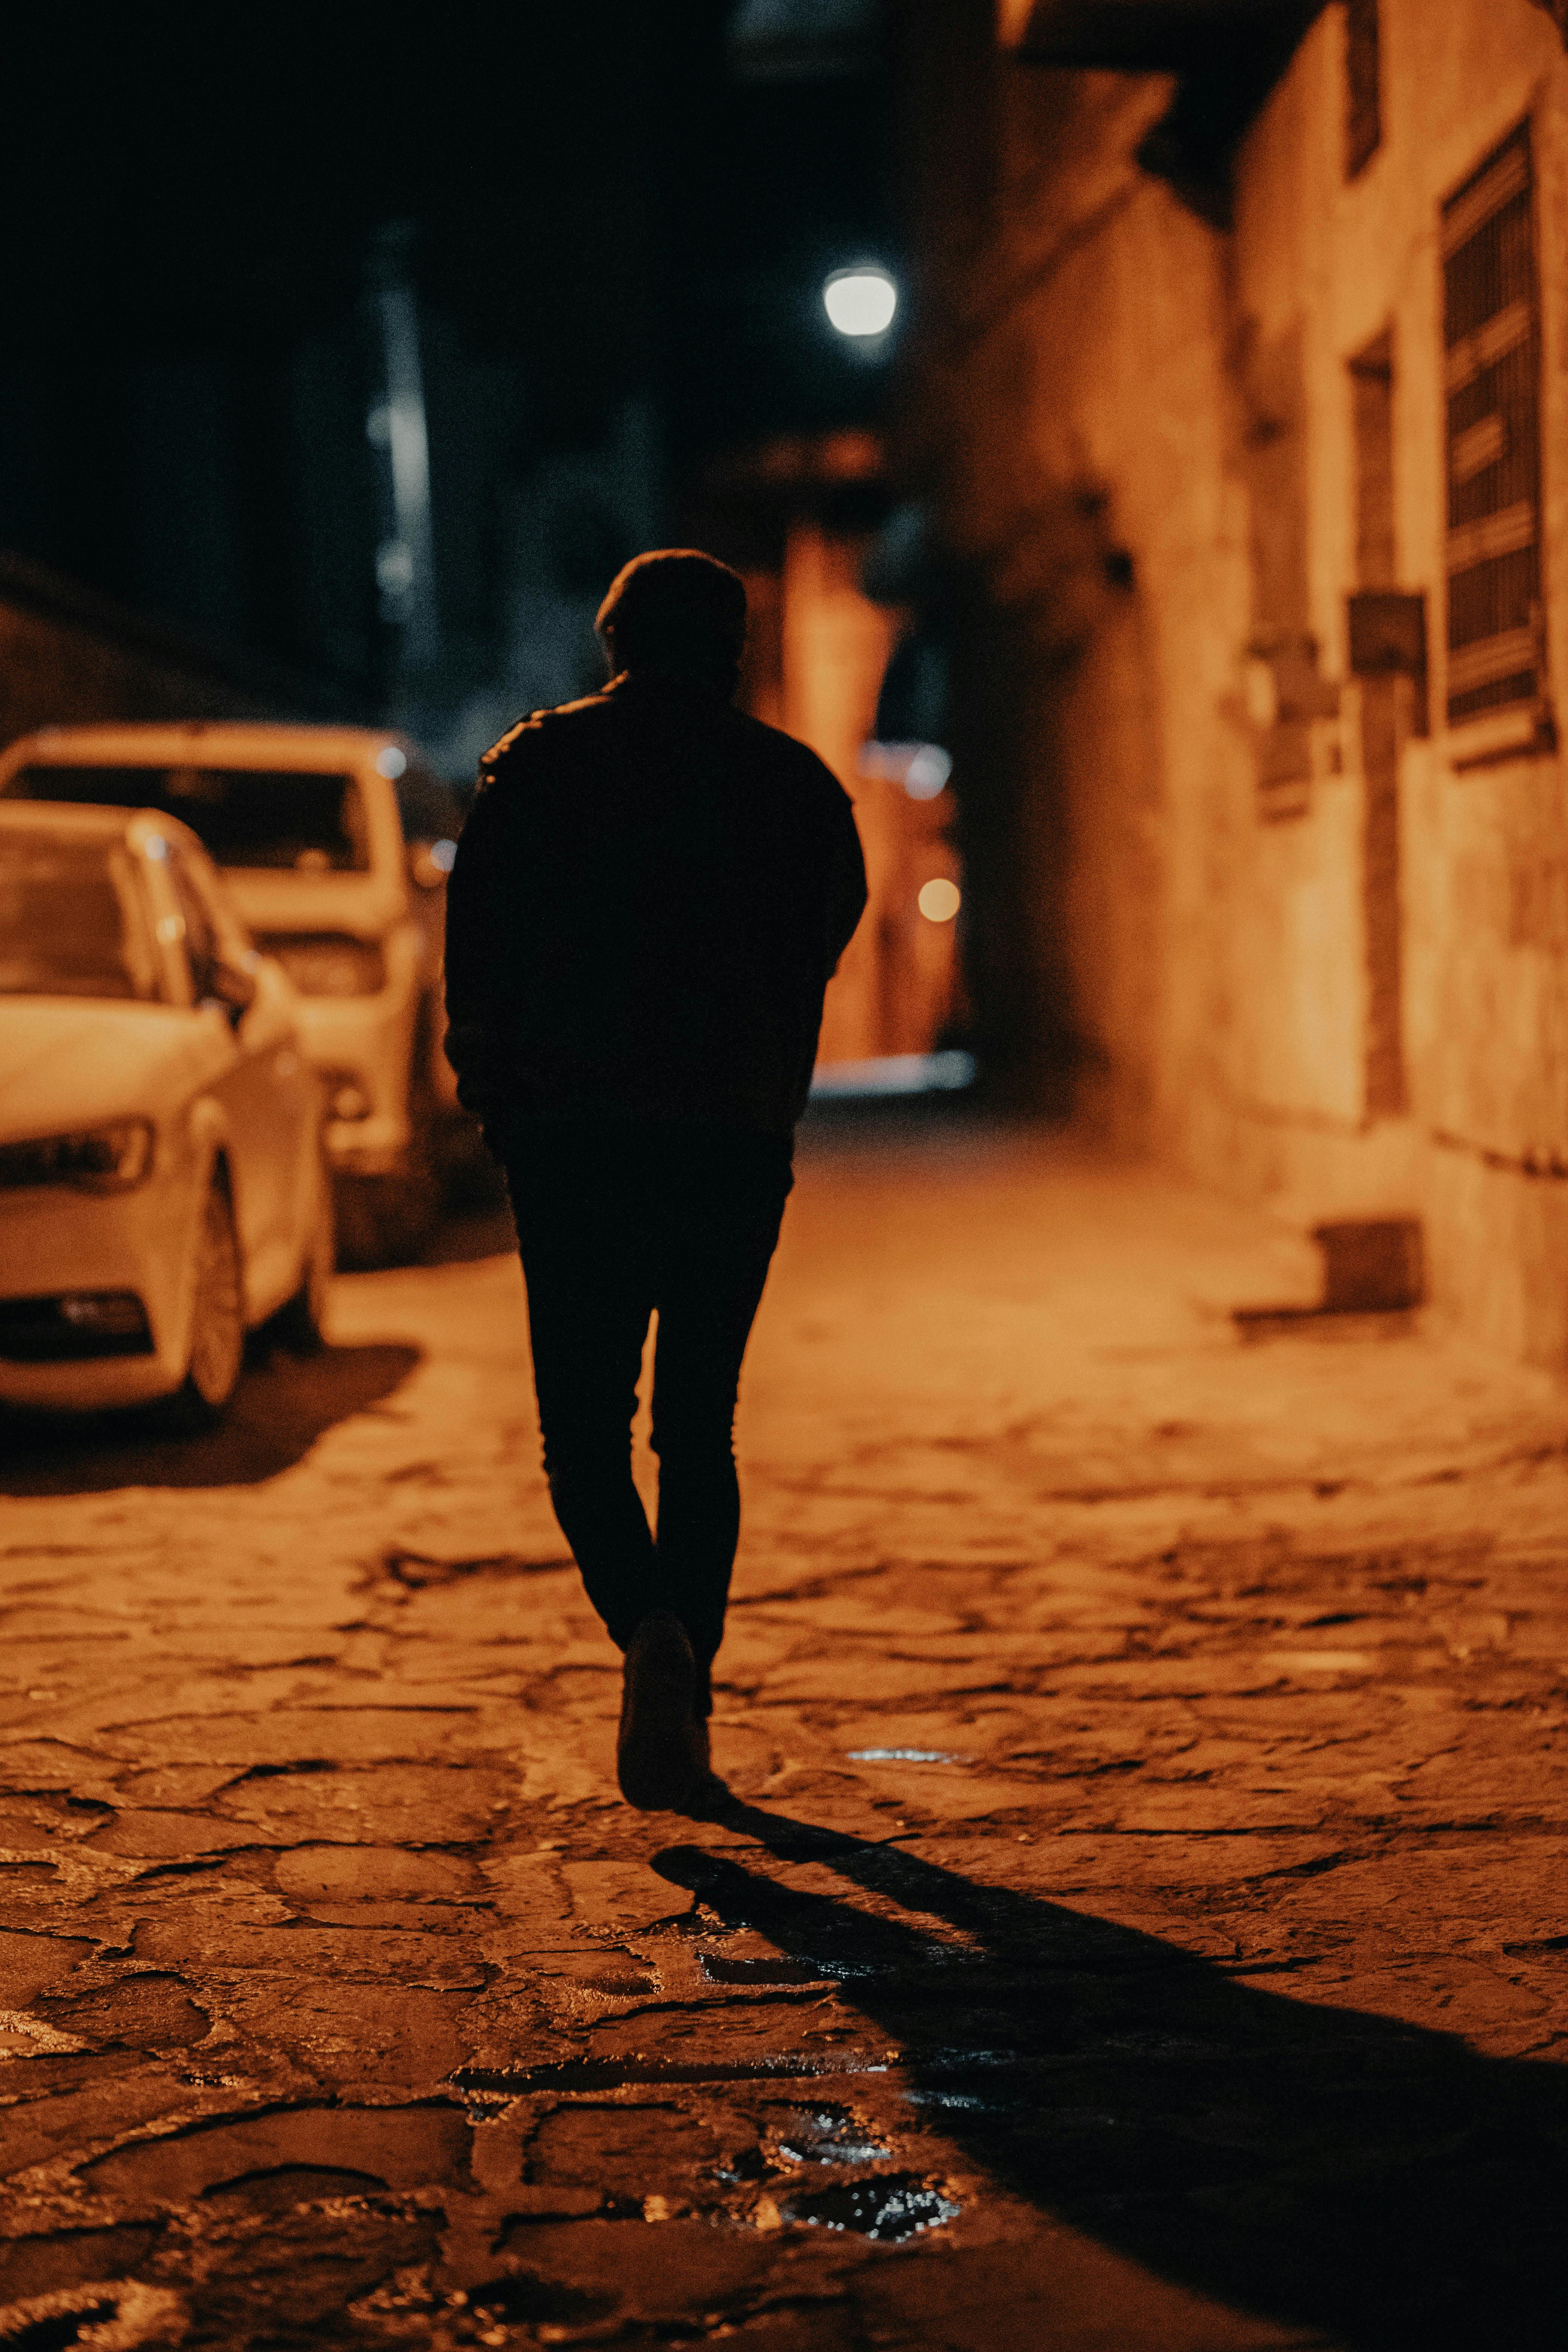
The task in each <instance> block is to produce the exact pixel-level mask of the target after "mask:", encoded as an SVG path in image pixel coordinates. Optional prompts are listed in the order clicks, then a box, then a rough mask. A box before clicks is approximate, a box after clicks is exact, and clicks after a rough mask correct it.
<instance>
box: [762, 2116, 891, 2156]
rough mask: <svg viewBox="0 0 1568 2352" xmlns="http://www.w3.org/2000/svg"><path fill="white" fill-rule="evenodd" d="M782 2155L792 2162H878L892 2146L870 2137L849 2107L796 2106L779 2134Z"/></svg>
mask: <svg viewBox="0 0 1568 2352" xmlns="http://www.w3.org/2000/svg"><path fill="white" fill-rule="evenodd" d="M778 2148H779V2154H780V2155H781V2156H782V2157H784V2158H786V2159H787V2160H788V2161H789V2162H790V2163H791V2164H875V2163H876V2162H877V2161H878V2160H879V2158H882V2157H884V2156H891V2154H892V2149H891V2148H890V2147H888V2146H887V2145H886V2144H885V2142H883V2141H881V2140H878V2139H871V2138H868V2137H867V2133H866V2128H865V2126H864V2125H863V2124H860V2123H859V2122H858V2121H857V2120H856V2118H855V2116H852V2115H851V2114H850V2113H849V2110H848V2108H847V2107H830V2106H822V2107H792V2108H791V2109H790V2110H789V2111H788V2122H787V2125H786V2126H785V2127H784V2129H783V2130H781V2131H780V2133H779V2136H778Z"/></svg>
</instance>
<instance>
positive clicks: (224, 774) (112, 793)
mask: <svg viewBox="0 0 1568 2352" xmlns="http://www.w3.org/2000/svg"><path fill="white" fill-rule="evenodd" d="M10 789H11V792H12V793H13V795H15V796H16V797H19V798H21V799H23V800H32V801H78V802H80V801H90V802H95V803H98V805H99V806H100V807H107V808H153V809H159V810H161V811H162V812H163V814H164V815H166V816H177V817H179V818H180V819H181V820H182V822H183V823H184V824H188V825H189V826H190V828H191V831H192V832H193V833H194V834H195V835H196V836H197V838H198V839H199V840H200V841H201V842H202V844H203V845H204V846H205V849H206V851H207V854H208V856H211V857H212V858H213V859H214V860H215V861H216V864H217V865H219V866H250V867H256V866H263V867H270V868H278V867H283V868H285V869H287V870H289V871H292V872H295V873H301V874H332V873H338V874H342V873H363V872H364V870H365V868H366V867H367V866H369V864H370V841H369V835H368V833H367V830H366V825H365V814H364V803H363V799H362V798H361V795H360V789H359V786H358V785H357V784H356V783H355V782H354V780H353V776H346V775H330V774H321V773H318V772H316V771H314V770H313V769H305V768H174V767H116V768H110V767H102V768H99V767H90V768H66V767H61V768H49V767H37V768H24V769H23V770H22V772H21V773H20V775H18V776H17V778H16V782H14V783H13V784H12V785H11V787H10Z"/></svg>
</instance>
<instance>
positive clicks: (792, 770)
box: [729, 709, 848, 800]
mask: <svg viewBox="0 0 1568 2352" xmlns="http://www.w3.org/2000/svg"><path fill="white" fill-rule="evenodd" d="M729 715H730V719H731V724H732V726H733V727H734V730H735V740H736V743H737V746H738V748H740V749H741V750H742V752H743V753H744V754H745V755H747V756H748V757H749V758H750V759H752V760H753V761H764V762H765V763H766V764H767V766H768V767H769V768H770V769H771V770H772V771H773V772H774V773H775V774H776V775H778V776H779V777H781V778H788V779H789V780H791V781H792V782H794V783H795V785H796V787H797V789H799V790H801V791H803V792H808V793H822V794H826V795H829V796H837V798H839V799H840V800H847V798H848V795H847V793H846V792H845V790H844V787H843V785H842V784H841V783H840V782H839V781H838V778H837V776H836V775H835V774H834V772H833V771H832V769H831V768H830V767H829V766H828V764H827V762H826V760H824V759H821V758H819V757H818V755H817V754H816V752H815V751H813V750H812V748H811V746H810V744H809V743H803V742H802V741H801V740H800V738H799V736H798V735H786V734H785V732H784V729H783V728H782V727H772V726H770V725H769V724H768V722H767V720H766V719H754V718H753V717H752V714H751V712H750V711H749V710H736V709H731V712H730V714H729Z"/></svg>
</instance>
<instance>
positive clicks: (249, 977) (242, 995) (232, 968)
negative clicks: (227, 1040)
mask: <svg viewBox="0 0 1568 2352" xmlns="http://www.w3.org/2000/svg"><path fill="white" fill-rule="evenodd" d="M206 994H207V999H208V1002H209V1003H216V1004H221V1005H222V1006H223V1009H224V1011H225V1012H226V1013H227V1015H228V1019H229V1026H230V1027H231V1028H234V1029H237V1028H238V1026H239V1024H240V1023H241V1021H242V1020H243V1019H244V1017H245V1015H246V1013H247V1012H248V1011H249V1009H250V1007H251V1006H252V1005H253V1004H254V1003H255V1002H256V976H255V974H254V973H253V972H248V971H244V970H242V968H241V967H240V966H239V965H238V964H237V963H225V962H224V961H222V960H221V958H220V959H219V961H216V962H215V963H214V965H213V967H212V970H211V971H209V973H208V974H207V988H206Z"/></svg>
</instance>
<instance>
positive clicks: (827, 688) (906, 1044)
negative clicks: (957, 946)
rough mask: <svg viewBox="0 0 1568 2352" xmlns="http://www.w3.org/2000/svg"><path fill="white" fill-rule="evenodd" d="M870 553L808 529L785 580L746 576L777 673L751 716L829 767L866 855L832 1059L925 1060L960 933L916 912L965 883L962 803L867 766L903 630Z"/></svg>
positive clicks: (799, 531)
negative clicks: (959, 832)
mask: <svg viewBox="0 0 1568 2352" xmlns="http://www.w3.org/2000/svg"><path fill="white" fill-rule="evenodd" d="M865 552H866V550H865V541H864V539H863V537H862V536H860V535H858V534H840V533H836V532H833V531H830V530H826V529H825V528H824V527H823V526H822V525H821V524H820V523H818V522H816V521H813V520H799V521H796V522H795V523H793V524H791V526H790V527H789V530H788V531H787V533H786V537H785V551H784V571H783V576H782V579H779V580H777V581H774V580H773V579H771V578H769V577H767V576H765V575H764V576H759V577H756V578H752V579H749V580H748V597H749V600H750V603H751V606H752V636H753V639H754V640H756V641H758V643H759V645H761V644H762V643H764V642H766V643H768V644H770V645H771V647H772V648H773V650H774V652H775V654H776V666H775V662H774V661H773V660H766V659H763V660H759V661H757V662H755V663H754V665H753V666H752V667H751V668H750V670H749V674H748V677H747V678H746V680H745V681H744V685H745V690H746V693H747V699H748V701H749V704H750V707H751V708H752V710H753V711H754V712H755V714H756V716H757V717H758V718H760V719H767V720H768V721H769V722H770V723H771V724H773V725H775V726H780V727H783V728H784V729H785V730H787V731H788V732H789V733H790V734H792V735H795V736H797V737H798V738H799V739H800V740H801V741H802V742H804V743H809V744H810V745H811V748H812V750H813V751H816V753H817V754H818V755H819V756H820V757H821V758H822V759H823V760H825V761H826V762H827V765H828V766H829V767H830V768H831V769H832V770H833V772H834V773H835V775H837V777H838V779H839V781H840V782H841V783H842V784H843V785H844V788H845V790H846V791H847V793H849V795H850V798H851V799H852V800H853V802H854V803H855V821H856V824H857V825H858V829H859V834H860V843H861V847H862V849H863V850H864V852H865V857H866V881H867V888H868V906H867V908H866V912H865V915H864V916H863V917H862V919H861V922H860V926H859V929H858V930H857V932H856V934H855V937H854V939H853V940H851V941H850V943H849V946H848V948H847V950H845V954H844V958H843V961H842V962H841V963H840V965H839V968H838V971H837V974H836V976H835V977H834V979H833V981H832V982H830V984H829V987H828V991H827V1000H826V1004H825V1006H824V1008H823V1020H822V1040H821V1045H820V1049H819V1054H820V1059H821V1060H823V1061H824V1062H857V1061H864V1060H868V1059H870V1058H872V1057H874V1056H878V1055H892V1054H921V1053H926V1052H929V1051H930V1050H931V1047H932V1046H933V1045H935V1044H936V1043H937V1041H938V1038H939V1036H940V1035H941V1034H942V1028H943V1025H944V1024H945V1022H946V1020H947V1018H948V1015H949V1013H950V1011H951V1008H952V997H953V989H954V966H955V959H954V951H953V948H954V938H953V927H952V924H951V923H945V922H944V923H934V922H928V921H927V920H926V919H925V918H924V917H923V916H922V915H921V912H920V909H919V906H918V904H917V900H918V898H919V893H920V890H921V886H922V884H924V883H925V882H927V881H930V880H931V879H932V878H933V877H950V878H952V877H956V874H957V870H958V868H957V860H956V858H955V856H954V854H953V851H952V848H951V846H950V845H949V843H948V841H947V839H946V831H947V827H948V826H949V824H951V822H952V795H951V793H947V792H943V793H940V794H939V795H937V797H936V798H934V799H932V800H928V801H917V800H912V799H910V795H909V794H908V793H906V792H905V791H904V789H903V787H902V785H901V783H900V782H898V780H897V779H896V778H889V777H885V776H880V775H874V774H869V773H868V772H866V770H865V768H864V767H863V765H862V761H861V751H862V747H863V746H864V745H865V743H866V742H867V741H868V739H869V738H870V737H871V735H872V734H873V732H874V730H875V722H876V716H877V698H878V695H879V692H880V690H881V685H882V678H883V675H884V673H885V671H886V669H887V666H888V660H889V655H890V654H891V652H892V649H893V646H894V644H895V643H896V641H897V638H898V634H899V628H900V619H899V616H898V615H897V614H894V613H892V612H890V611H889V610H888V608H887V607H886V606H884V605H879V604H873V603H872V602H871V600H870V599H869V598H868V596H867V595H866V594H865V593H863V591H862V589H861V587H860V568H861V564H862V562H863V561H864V558H865Z"/></svg>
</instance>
